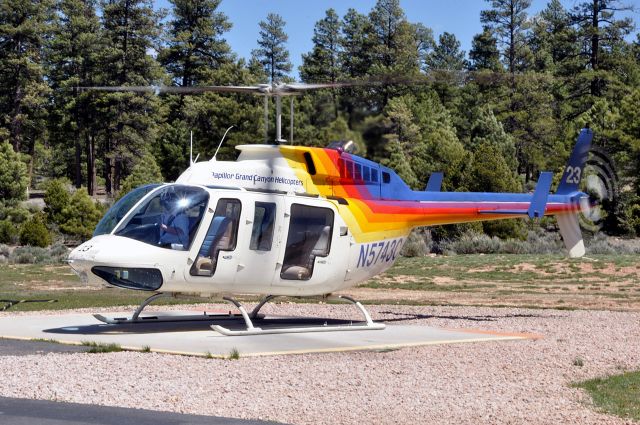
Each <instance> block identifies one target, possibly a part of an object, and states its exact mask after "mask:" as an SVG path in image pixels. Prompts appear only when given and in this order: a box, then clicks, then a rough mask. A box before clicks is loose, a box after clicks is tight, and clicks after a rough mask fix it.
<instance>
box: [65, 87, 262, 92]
mask: <svg viewBox="0 0 640 425" xmlns="http://www.w3.org/2000/svg"><path fill="white" fill-rule="evenodd" d="M77 89H78V90H80V91H106V92H133V93H152V94H162V93H173V94H199V93H206V92H219V93H255V94H269V91H270V89H271V87H270V86H268V85H261V86H199V87H180V86H94V87H77Z"/></svg>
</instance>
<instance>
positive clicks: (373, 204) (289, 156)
mask: <svg viewBox="0 0 640 425" xmlns="http://www.w3.org/2000/svg"><path fill="white" fill-rule="evenodd" d="M279 149H280V153H281V155H282V156H283V157H284V158H285V159H286V161H287V163H288V164H289V166H290V167H291V168H292V169H293V170H294V171H295V173H296V176H297V177H298V178H299V179H300V180H301V181H303V182H305V188H306V191H307V193H310V194H313V195H319V196H321V197H325V198H329V199H331V198H342V199H344V200H345V201H346V203H338V211H339V213H340V215H341V216H342V217H343V219H344V220H345V222H346V223H347V225H348V226H349V229H350V230H351V233H352V234H353V236H354V238H355V240H356V242H358V243H365V242H371V241H375V240H381V239H388V238H394V237H402V236H407V235H408V234H409V232H410V231H411V229H412V228H414V227H417V226H433V225H442V224H453V223H465V222H473V221H485V220H498V219H506V218H515V217H521V216H522V214H519V213H518V214H508V213H507V214H505V213H501V212H500V211H505V212H508V211H514V210H515V211H526V210H527V208H529V205H530V203H531V200H532V194H521V193H485V192H422V191H413V190H411V189H410V188H409V187H408V186H407V185H406V184H405V183H404V181H402V179H401V178H400V177H399V176H398V175H397V174H396V173H395V172H394V171H393V170H391V169H389V168H387V167H384V166H381V165H379V164H377V163H375V162H372V161H369V160H366V159H364V158H361V157H359V156H357V155H352V154H348V153H346V152H340V151H338V150H335V149H326V148H312V147H300V146H280V148H279ZM305 153H306V154H307V155H306V156H307V158H305ZM309 155H310V157H311V159H312V160H313V165H314V168H315V173H314V174H310V173H309V171H310V170H309V166H308V157H309ZM345 164H355V166H360V167H361V168H360V173H358V172H357V171H354V170H352V171H351V172H350V173H349V172H345V170H344V167H345ZM351 166H354V165H351ZM365 167H368V168H369V170H367V171H368V172H369V173H373V171H371V170H376V172H377V174H378V176H377V177H378V179H377V180H378V181H377V182H372V181H370V180H369V181H367V180H366V179H365V178H364V177H363V174H364V172H363V171H362V170H364V168H365ZM383 173H384V174H386V175H387V177H388V181H387V182H383V181H382V180H383V179H382V175H383ZM579 195H580V193H572V194H570V195H549V198H548V202H547V205H546V210H545V215H554V214H561V213H569V212H574V213H575V212H576V211H578V210H579V203H578V199H579ZM491 211H496V213H491Z"/></svg>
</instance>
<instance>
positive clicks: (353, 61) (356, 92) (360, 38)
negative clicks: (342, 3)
mask: <svg viewBox="0 0 640 425" xmlns="http://www.w3.org/2000/svg"><path fill="white" fill-rule="evenodd" d="M374 45H375V41H374V38H373V29H372V26H371V22H370V21H369V19H368V18H367V16H366V15H363V14H361V13H358V11H356V10H355V9H349V10H347V13H346V14H345V15H344V18H343V19H342V51H341V53H340V57H339V58H340V64H341V67H342V75H344V76H345V79H348V80H361V79H364V77H366V76H367V75H369V72H370V67H371V64H372V61H373V60H374V59H373V58H374V56H373V51H374ZM342 93H343V96H341V97H340V105H341V106H340V109H342V110H344V111H346V113H347V116H348V118H349V125H350V126H353V124H354V122H355V121H356V119H357V117H356V115H364V113H365V111H366V110H367V109H368V103H367V96H366V93H367V92H366V91H365V90H364V89H361V88H356V87H353V88H346V89H344V90H342Z"/></svg>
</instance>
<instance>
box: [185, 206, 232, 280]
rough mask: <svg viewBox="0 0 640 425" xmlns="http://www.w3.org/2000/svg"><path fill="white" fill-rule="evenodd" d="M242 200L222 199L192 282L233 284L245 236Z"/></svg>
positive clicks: (190, 276) (195, 264) (197, 258)
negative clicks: (239, 244) (239, 245)
mask: <svg viewBox="0 0 640 425" xmlns="http://www.w3.org/2000/svg"><path fill="white" fill-rule="evenodd" d="M242 210H243V204H242V203H241V202H240V200H239V199H235V198H221V199H219V200H218V203H217V205H216V209H215V212H214V214H213V217H212V218H211V221H210V223H209V224H208V228H207V233H206V234H205V237H204V240H203V241H202V243H201V244H200V246H199V247H198V251H197V254H196V256H195V261H194V262H193V264H192V265H191V267H190V269H189V274H188V276H187V280H188V281H190V282H200V283H207V282H212V283H216V284H218V285H221V286H222V287H225V286H226V287H229V286H230V285H232V284H233V282H234V280H235V278H236V273H237V271H238V267H239V266H238V264H239V260H240V255H239V252H240V251H239V249H238V240H239V238H241V237H242V233H243V232H242V231H241V230H242V229H241V226H240V225H241V223H242V220H241V215H242V214H243V211H242Z"/></svg>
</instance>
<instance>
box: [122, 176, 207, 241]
mask: <svg viewBox="0 0 640 425" xmlns="http://www.w3.org/2000/svg"><path fill="white" fill-rule="evenodd" d="M208 203H209V194H208V193H207V191H206V190H204V189H201V188H198V187H191V186H181V185H167V186H166V187H164V188H162V189H160V190H159V191H157V192H156V193H155V194H154V195H153V196H152V197H151V198H149V199H147V200H146V201H145V202H143V203H142V204H140V205H139V206H138V208H137V209H136V211H135V212H134V214H133V215H131V217H130V218H129V219H128V220H126V221H125V222H124V223H122V224H121V225H120V226H119V227H118V229H117V230H116V232H115V233H114V234H115V235H117V236H123V237H126V238H131V239H135V240H138V241H140V242H144V243H148V244H150V245H155V246H159V247H162V248H170V249H176V250H180V251H186V250H188V249H189V247H190V246H191V242H192V241H193V237H194V236H195V234H196V231H197V229H198V225H199V224H200V221H201V220H202V216H203V214H204V212H205V210H206V208H207V204H208Z"/></svg>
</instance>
